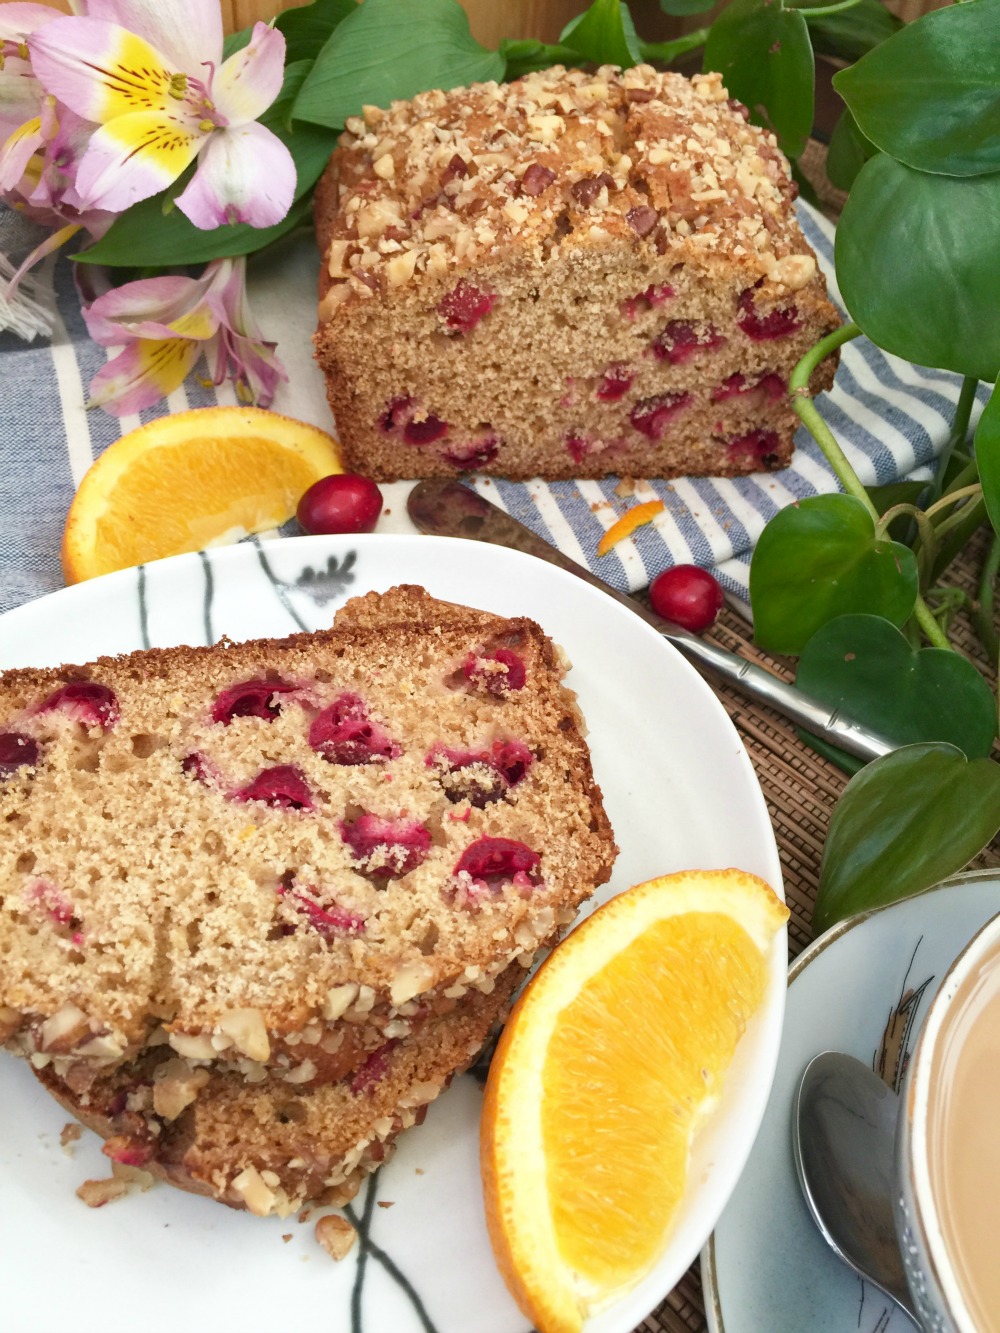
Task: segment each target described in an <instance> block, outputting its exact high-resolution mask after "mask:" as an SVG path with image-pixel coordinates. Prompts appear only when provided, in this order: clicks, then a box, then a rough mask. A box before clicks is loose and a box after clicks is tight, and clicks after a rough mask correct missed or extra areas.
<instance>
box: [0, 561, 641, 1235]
mask: <svg viewBox="0 0 1000 1333" xmlns="http://www.w3.org/2000/svg"><path fill="white" fill-rule="evenodd" d="M564 670H565V662H564V660H563V659H562V657H561V655H560V654H559V652H558V650H557V649H556V648H555V647H554V645H553V644H552V643H551V641H550V640H549V639H548V638H547V637H546V635H545V634H544V633H543V632H542V630H541V629H540V628H539V627H538V626H537V625H536V624H534V623H533V622H532V621H530V620H526V619H505V618H501V617H498V616H494V615H490V614H487V613H484V612H479V611H472V610H470V609H468V608H465V607H458V606H454V605H451V604H447V603H442V602H438V601H435V600H434V599H433V598H431V597H429V596H428V595H427V594H426V593H425V592H424V591H423V590H422V589H418V588H412V587H400V588H396V589H393V590H391V591H390V592H388V593H385V594H369V595H368V596H366V597H362V598H357V599H355V600H354V601H353V602H350V603H348V605H347V606H346V607H345V608H344V609H343V611H342V612H341V613H340V614H339V615H338V617H337V619H336V622H335V624H334V627H333V628H332V629H331V630H329V631H325V632H321V633H318V634H313V635H295V636H292V637H290V638H287V639H282V640H258V641H251V642H246V643H240V644H232V643H226V642H223V643H221V644H218V645H215V646H214V647H210V648H175V649H167V650H150V651H147V652H141V653H134V654H131V655H129V656H126V657H120V658H104V659H98V660H97V661H95V662H93V663H90V664H88V665H86V666H83V667H70V668H62V669H60V670H58V671H11V672H7V673H6V674H4V675H3V676H0V822H2V827H3V828H4V830H5V833H4V836H3V838H2V840H0V1038H2V1040H3V1041H4V1043H5V1045H6V1046H7V1047H8V1049H10V1050H12V1051H14V1052H15V1053H19V1054H22V1055H24V1056H26V1057H27V1058H28V1059H29V1060H30V1061H31V1063H32V1065H33V1066H34V1068H35V1070H36V1072H37V1073H38V1075H39V1077H40V1078H41V1079H42V1081H43V1083H44V1084H45V1086H46V1087H47V1088H48V1089H49V1090H50V1091H51V1092H52V1093H53V1094H54V1095H55V1096H57V1097H58V1098H59V1099H60V1101H62V1102H63V1103H64V1104H65V1105H67V1106H69V1107H70V1109H71V1110H72V1111H73V1112H74V1113H75V1114H77V1115H78V1116H79V1117H80V1118H81V1119H82V1120H83V1121H84V1122H85V1123H87V1124H90V1125H91V1126H92V1127H94V1128H96V1129H97V1130H98V1132H100V1133H101V1134H103V1135H104V1136H105V1137H106V1138H107V1140H108V1142H107V1144H106V1145H105V1151H106V1152H107V1153H108V1155H109V1156H111V1157H112V1158H113V1159H115V1160H117V1161H120V1162H123V1163H125V1164H128V1165H133V1166H144V1167H146V1168H147V1169H150V1170H152V1171H154V1172H155V1173H158V1174H161V1175H163V1176H165V1177H166V1178H167V1179H169V1180H171V1181H173V1182H174V1183H176V1184H180V1185H183V1186H184V1187H186V1188H189V1189H194V1190H196V1191H199V1192H202V1193H207V1194H211V1195H213V1196H214V1197H216V1198H219V1199H221V1200H223V1201H224V1202H227V1203H230V1204H234V1205H237V1206H240V1205H242V1206H246V1207H248V1208H250V1209H251V1211H253V1212H256V1213H261V1214H267V1213H271V1212H278V1213H281V1214H285V1213H288V1212H291V1211H293V1210H295V1209H296V1208H298V1207H300V1206H301V1204H302V1203H303V1202H305V1201H306V1200H313V1199H319V1198H331V1197H333V1198H344V1197H347V1196H348V1195H349V1194H350V1192H351V1190H352V1189H353V1188H355V1187H356V1184H357V1182H358V1180H359V1179H360V1177H361V1175H362V1174H363V1173H364V1172H365V1171H366V1170H371V1169H372V1168H373V1167H375V1166H376V1165H377V1164H378V1163H379V1162H380V1161H382V1160H384V1158H385V1156H386V1153H387V1151H388V1150H389V1149H390V1148H391V1145H392V1142H393V1140H394V1137H395V1135H396V1134H397V1133H398V1132H399V1130H400V1129H402V1128H404V1127H406V1126H407V1125H408V1124H412V1123H413V1122H414V1121H415V1120H417V1119H419V1118H420V1117H421V1116H422V1112H423V1108H424V1107H425V1106H426V1105H427V1103H428V1102H429V1101H430V1100H432V1099H433V1097H435V1096H436V1095H437V1093H438V1092H439V1091H440V1090H441V1089H442V1088H443V1087H444V1086H446V1084H447V1082H448V1081H449V1079H450V1078H451V1077H452V1076H453V1074H454V1073H455V1072H456V1071H457V1070H458V1069H461V1068H464V1067H465V1066H466V1065H468V1063H469V1062H470V1061H471V1060H472V1059H473V1058H474V1056H475V1054H476V1053H477V1052H478V1050H479V1049H480V1048H481V1046H482V1045H483V1043H484V1041H485V1040H486V1038H487V1037H488V1035H489V1032H490V1030H491V1028H492V1027H493V1026H494V1024H495V1023H496V1022H497V1020H498V1019H499V1018H501V1017H502V1016H503V1013H504V1011H505V1007H506V1005H507V1002H508V1001H509V999H510V997H511V995H512V994H513V992H514V990H515V989H516V986H517V984H518V982H519V981H520V980H521V979H522V978H523V976H524V971H525V969H526V968H527V967H528V966H530V964H531V962H532V960H533V959H534V957H535V956H536V954H537V952H538V951H539V949H541V948H543V947H545V946H546V945H548V944H550V943H551V942H552V941H554V939H555V938H557V936H558V934H559V932H560V930H561V929H562V928H563V927H564V926H565V925H566V924H567V923H568V921H570V920H571V919H572V917H573V916H574V914H575V912H576V910H577V908H578V907H579V905H580V903H581V902H582V901H583V900H584V899H585V898H586V897H587V896H589V894H591V893H592V892H593V891H594V889H595V888H596V887H597V886H598V885H599V884H601V883H603V882H604V881H606V880H607V878H608V876H609V874H610V871H611V865H612V862H613V858H614V854H615V850H616V849H615V847H614V842H613V837H612V833H611V829H610V826H609V824H608V820H607V817H606V815H605V812H604V809H603V806H602V802H601V794H600V791H599V789H598V788H597V786H596V784H595V782H594V778H593V773H592V770H591V765H590V759H589V754H588V751H587V747H586V743H585V741H584V739H583V732H582V724H581V719H580V717H579V714H578V711H577V708H576V705H575V700H574V698H573V696H572V694H571V692H570V691H569V690H567V688H566V687H565V685H564V684H563V680H562V677H563V674H564Z"/></svg>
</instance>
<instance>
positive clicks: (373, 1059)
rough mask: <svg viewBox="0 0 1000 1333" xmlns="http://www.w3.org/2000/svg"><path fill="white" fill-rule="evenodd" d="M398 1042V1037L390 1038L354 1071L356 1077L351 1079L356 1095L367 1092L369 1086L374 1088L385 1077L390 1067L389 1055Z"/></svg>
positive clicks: (352, 1089) (352, 1088)
mask: <svg viewBox="0 0 1000 1333" xmlns="http://www.w3.org/2000/svg"><path fill="white" fill-rule="evenodd" d="M398 1044H399V1038H398V1037H392V1038H390V1040H389V1041H387V1042H385V1044H384V1045H382V1046H379V1047H377V1048H376V1049H375V1050H374V1051H372V1053H371V1055H370V1056H369V1057H368V1059H367V1060H366V1061H365V1062H364V1064H363V1065H361V1066H360V1067H359V1068H358V1069H356V1070H355V1071H354V1077H353V1078H352V1079H351V1091H352V1092H353V1093H354V1095H355V1097H357V1096H360V1094H361V1093H363V1092H367V1091H368V1089H369V1088H373V1087H374V1086H375V1084H376V1083H379V1082H381V1080H382V1079H383V1078H385V1076H386V1073H387V1072H388V1069H389V1057H390V1055H391V1054H392V1052H393V1050H394V1048H395V1047H396V1046H397V1045H398Z"/></svg>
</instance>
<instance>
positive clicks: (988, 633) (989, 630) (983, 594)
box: [972, 533, 1000, 662]
mask: <svg viewBox="0 0 1000 1333" xmlns="http://www.w3.org/2000/svg"><path fill="white" fill-rule="evenodd" d="M998 570H1000V537H998V536H997V535H996V533H994V534H993V538H992V540H991V542H990V549H989V550H988V551H987V552H986V560H985V561H984V562H983V569H982V573H981V574H980V575H979V599H978V604H977V606H976V607H975V610H974V611H973V613H972V623H973V625H974V626H975V629H976V633H977V634H978V635H979V641H980V643H981V644H982V645H983V647H984V648H985V649H986V651H987V653H988V654H989V656H990V657H991V658H992V660H993V661H994V662H995V661H996V660H997V658H998V657H1000V639H998V638H997V632H996V630H995V629H994V628H993V601H994V591H993V585H994V583H995V582H996V577H997V571H998Z"/></svg>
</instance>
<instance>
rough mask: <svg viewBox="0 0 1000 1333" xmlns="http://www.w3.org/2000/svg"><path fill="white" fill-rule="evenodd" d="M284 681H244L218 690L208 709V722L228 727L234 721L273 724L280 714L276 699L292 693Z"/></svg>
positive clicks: (292, 687) (289, 686)
mask: <svg viewBox="0 0 1000 1333" xmlns="http://www.w3.org/2000/svg"><path fill="white" fill-rule="evenodd" d="M295 689H296V686H294V685H291V684H289V682H288V681H287V680H244V681H241V682H240V683H239V684H238V685H230V686H229V688H228V689H225V690H221V691H220V692H219V696H218V698H217V699H216V701H215V703H214V704H213V705H212V721H213V722H221V723H222V724H223V726H226V727H228V726H229V724H230V722H232V720H233V718H234V717H259V718H263V720H264V721H265V722H273V721H274V719H275V718H276V717H277V716H278V714H279V713H280V712H281V704H280V702H278V698H276V697H275V696H278V697H279V698H280V696H281V695H282V694H292V693H294V691H295Z"/></svg>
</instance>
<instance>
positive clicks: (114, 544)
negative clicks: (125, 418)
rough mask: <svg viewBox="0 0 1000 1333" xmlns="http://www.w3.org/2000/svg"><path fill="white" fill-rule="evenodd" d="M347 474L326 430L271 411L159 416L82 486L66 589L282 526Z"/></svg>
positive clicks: (72, 517)
mask: <svg viewBox="0 0 1000 1333" xmlns="http://www.w3.org/2000/svg"><path fill="white" fill-rule="evenodd" d="M342 471H343V466H342V464H341V458H340V446H339V445H338V444H337V441H336V440H335V439H334V438H333V437H332V436H331V435H328V434H327V433H326V431H322V430H319V429H318V428H317V427H315V426H310V425H307V424H306V423H305V422H302V421H294V420H293V419H292V418H291V417H285V416H280V415H279V414H278V413H276V412H267V411H265V410H264V409H263V408H257V407H204V408H196V409H194V410H192V411H190V412H178V413H177V414H175V415H174V416H166V417H160V418H158V419H157V420H156V421H151V422H150V423H149V424H148V425H145V426H140V427H139V428H138V429H137V430H133V431H130V432H129V433H128V434H127V435H123V436H122V437H121V439H120V440H116V441H115V443H114V444H112V445H110V446H109V447H108V448H107V449H106V450H105V451H104V453H103V454H101V456H100V458H98V459H97V461H96V462H95V463H94V464H93V466H92V467H90V468H89V470H88V471H87V473H86V475H85V476H84V478H83V481H82V482H81V483H80V487H79V489H78V490H77V493H76V495H75V497H74V499H73V503H72V504H71V506H70V510H69V514H68V516H67V519H66V527H65V530H64V532H63V543H62V563H63V573H64V575H65V578H66V582H67V583H79V582H80V581H81V580H82V579H89V578H94V577H95V576H96V575H98V574H109V573H111V572H112V571H113V570H116V569H126V568H128V567H130V566H132V565H139V564H143V563H145V562H146V561H148V560H158V559H160V558H161V557H162V556H167V555H180V554H182V553H183V552H185V551H198V550H201V549H202V548H203V547H206V546H212V545H219V544H220V543H222V542H225V541H234V540H237V539H238V538H239V537H242V536H245V535H247V534H248V533H251V532H264V531H266V530H267V529H269V528H276V527H280V526H281V524H282V523H285V522H287V520H288V519H289V518H291V517H292V515H293V514H294V513H295V507H296V505H297V504H298V502H299V499H300V497H301V496H302V494H303V492H305V491H306V490H308V488H309V487H310V486H311V485H312V484H313V483H314V482H316V481H319V480H320V478H321V477H325V476H328V475H329V474H330V473H334V472H342Z"/></svg>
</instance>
